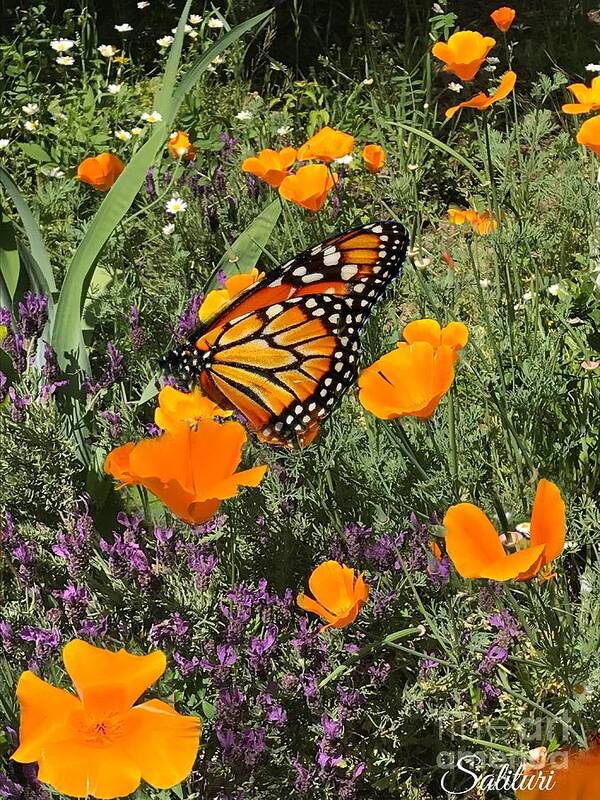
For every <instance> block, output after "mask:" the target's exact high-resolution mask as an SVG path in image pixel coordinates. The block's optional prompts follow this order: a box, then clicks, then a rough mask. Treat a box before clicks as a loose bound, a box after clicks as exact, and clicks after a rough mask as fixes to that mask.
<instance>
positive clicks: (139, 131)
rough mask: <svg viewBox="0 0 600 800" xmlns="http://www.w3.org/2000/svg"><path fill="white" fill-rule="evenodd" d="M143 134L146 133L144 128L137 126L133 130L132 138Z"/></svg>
mask: <svg viewBox="0 0 600 800" xmlns="http://www.w3.org/2000/svg"><path fill="white" fill-rule="evenodd" d="M143 132H144V129H143V128H138V127H137V126H136V127H135V128H132V129H131V135H132V136H141V135H142V133H143Z"/></svg>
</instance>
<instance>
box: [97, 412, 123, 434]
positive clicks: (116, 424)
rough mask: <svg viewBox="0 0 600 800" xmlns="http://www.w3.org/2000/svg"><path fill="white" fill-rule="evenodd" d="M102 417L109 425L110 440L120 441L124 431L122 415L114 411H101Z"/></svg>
mask: <svg viewBox="0 0 600 800" xmlns="http://www.w3.org/2000/svg"><path fill="white" fill-rule="evenodd" d="M100 416H101V417H102V419H103V420H104V421H105V422H106V423H107V427H108V435H109V436H110V438H111V439H118V438H119V436H120V435H121V429H122V420H121V415H120V414H119V413H116V412H114V411H101V412H100Z"/></svg>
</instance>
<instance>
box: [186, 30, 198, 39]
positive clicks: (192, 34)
mask: <svg viewBox="0 0 600 800" xmlns="http://www.w3.org/2000/svg"><path fill="white" fill-rule="evenodd" d="M188 36H189V37H190V39H197V38H198V31H195V30H193V29H192V30H191V31H190V32H189V33H188Z"/></svg>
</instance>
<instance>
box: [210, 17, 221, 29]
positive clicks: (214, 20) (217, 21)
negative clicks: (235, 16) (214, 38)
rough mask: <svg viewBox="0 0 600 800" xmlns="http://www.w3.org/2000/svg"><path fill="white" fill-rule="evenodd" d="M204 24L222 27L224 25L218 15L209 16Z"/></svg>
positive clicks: (211, 26)
mask: <svg viewBox="0 0 600 800" xmlns="http://www.w3.org/2000/svg"><path fill="white" fill-rule="evenodd" d="M206 24H207V25H208V27H209V28H223V27H224V26H225V23H224V22H223V20H222V19H219V18H218V17H211V18H210V19H209V20H208V22H207V23H206Z"/></svg>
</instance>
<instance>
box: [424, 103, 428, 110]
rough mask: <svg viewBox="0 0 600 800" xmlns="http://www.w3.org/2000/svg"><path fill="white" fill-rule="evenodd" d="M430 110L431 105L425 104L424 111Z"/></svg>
mask: <svg viewBox="0 0 600 800" xmlns="http://www.w3.org/2000/svg"><path fill="white" fill-rule="evenodd" d="M428 108H429V103H423V110H424V111H427V109H428Z"/></svg>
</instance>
